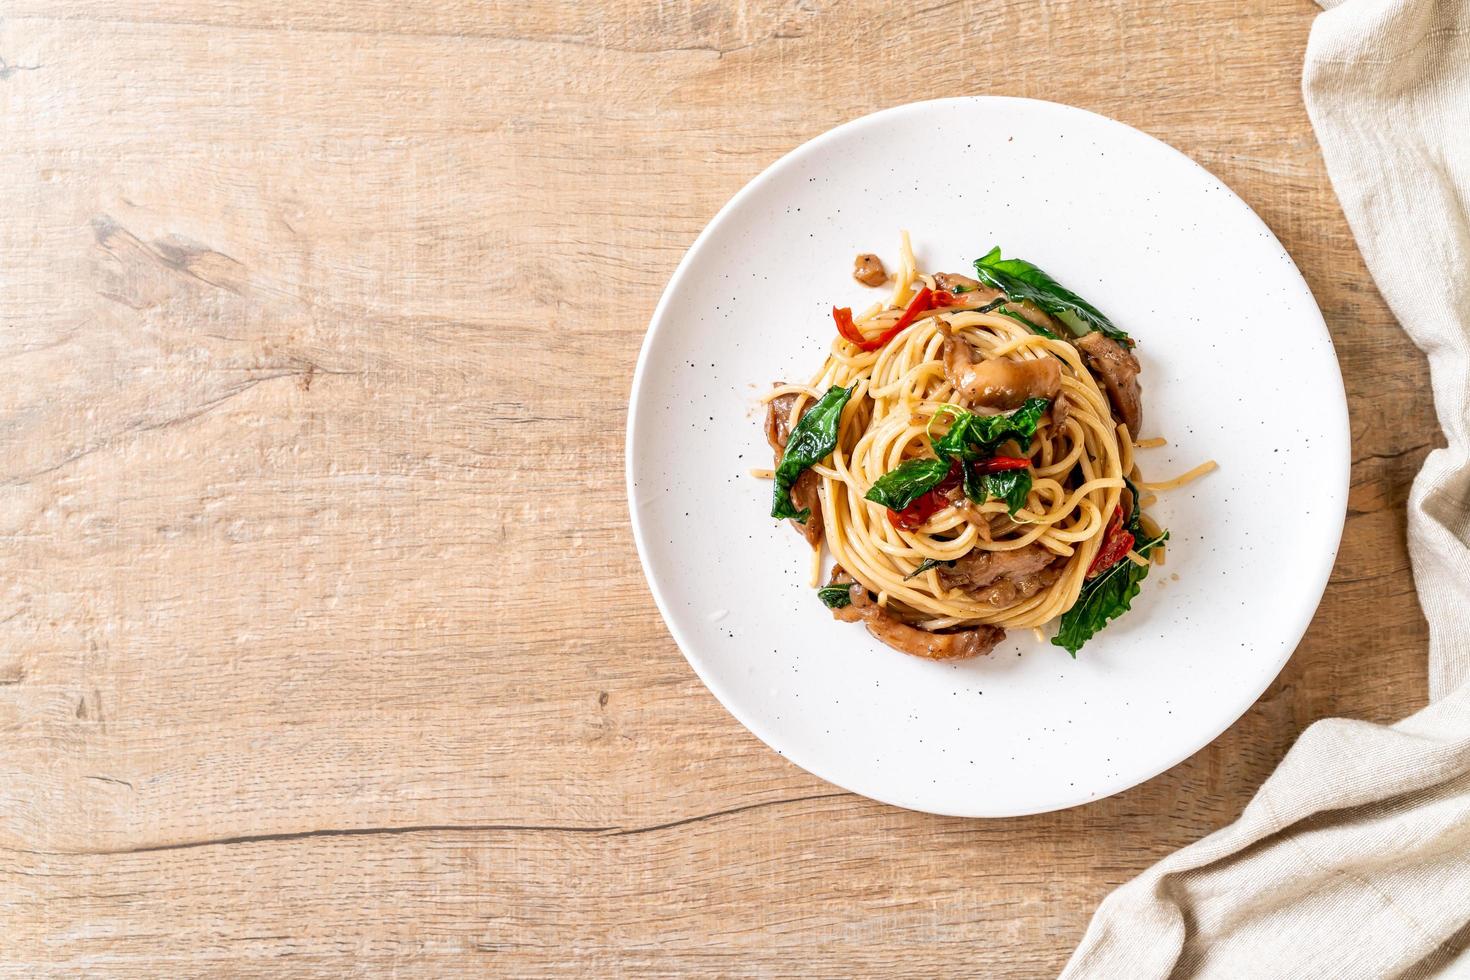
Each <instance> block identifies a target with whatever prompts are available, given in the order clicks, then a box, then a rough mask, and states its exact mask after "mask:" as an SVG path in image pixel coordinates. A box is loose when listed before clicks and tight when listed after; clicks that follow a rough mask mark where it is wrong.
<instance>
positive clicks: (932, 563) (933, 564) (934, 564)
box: [903, 558, 954, 582]
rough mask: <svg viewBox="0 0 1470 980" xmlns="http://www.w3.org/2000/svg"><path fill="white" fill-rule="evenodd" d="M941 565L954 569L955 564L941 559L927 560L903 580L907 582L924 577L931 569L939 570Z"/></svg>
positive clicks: (920, 563)
mask: <svg viewBox="0 0 1470 980" xmlns="http://www.w3.org/2000/svg"><path fill="white" fill-rule="evenodd" d="M940 565H944V566H946V567H948V568H953V567H954V562H952V561H944V560H943V559H940V558H925V559H924V560H923V561H921V562H919V567H918V568H916V569H914V570H913V571H912V572H909V573H908V574H907V575H905V576H904V577H903V580H904V581H905V582H907V581H908V580H909V579H911V578H918V577H919V576H920V575H923V574H924V573H925V572H927V571H928V570H929V569H931V568H938V567H939V566H940Z"/></svg>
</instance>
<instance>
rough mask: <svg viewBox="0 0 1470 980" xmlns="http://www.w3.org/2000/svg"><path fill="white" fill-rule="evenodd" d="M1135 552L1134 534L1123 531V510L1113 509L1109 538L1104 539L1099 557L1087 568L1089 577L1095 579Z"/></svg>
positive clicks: (1109, 523) (1108, 532)
mask: <svg viewBox="0 0 1470 980" xmlns="http://www.w3.org/2000/svg"><path fill="white" fill-rule="evenodd" d="M1131 550H1133V534H1132V533H1131V532H1129V531H1125V530H1123V508H1121V507H1115V508H1114V509H1113V516H1112V519H1111V520H1109V521H1108V530H1107V536H1106V537H1105V538H1104V539H1103V546H1102V548H1101V550H1099V551H1098V553H1097V557H1096V558H1094V559H1092V564H1091V565H1089V566H1088V567H1087V577H1088V578H1093V577H1094V576H1096V575H1100V574H1102V573H1103V572H1105V571H1107V570H1108V569H1110V568H1112V567H1113V566H1114V565H1116V564H1117V563H1118V562H1120V561H1122V560H1123V557H1124V556H1125V555H1127V554H1128V552H1129V551H1131Z"/></svg>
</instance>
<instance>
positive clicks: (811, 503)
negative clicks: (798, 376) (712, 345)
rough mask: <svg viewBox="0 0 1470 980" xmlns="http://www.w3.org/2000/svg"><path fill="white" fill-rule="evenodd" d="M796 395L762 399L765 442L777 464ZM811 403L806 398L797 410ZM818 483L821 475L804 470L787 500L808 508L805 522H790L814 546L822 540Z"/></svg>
mask: <svg viewBox="0 0 1470 980" xmlns="http://www.w3.org/2000/svg"><path fill="white" fill-rule="evenodd" d="M799 397H801V396H799V395H797V394H796V393H795V392H792V393H791V394H787V395H780V396H778V397H776V398H772V399H771V400H770V401H769V402H767V403H766V442H768V443H770V444H771V452H772V453H773V454H774V455H775V457H776V465H777V466H780V465H781V452H782V450H784V449H785V448H786V440H787V439H789V438H791V424H790V419H791V406H792V405H795V404H796V399H797V398H799ZM814 404H816V403H815V402H813V401H811V400H810V399H808V400H807V404H806V407H805V408H803V409H802V410H801V414H802V415H805V414H806V413H807V412H809V411H811V408H812V405H814ZM821 485H822V480H821V477H819V476H817V474H816V473H814V472H812V471H811V470H807V471H806V472H804V473H802V474H801V476H799V477H797V478H796V483H794V484H793V485H792V487H791V500H792V502H794V503H795V504H796V509H797V510H801V509H803V508H811V516H809V517H808V518H807V519H806V523H805V524H803V523H801V522H800V521H797V520H793V521H792V522H791V526H792V527H794V528H796V530H797V531H799V532H800V533H801V536H802V537H803V538H806V542H807V544H809V545H811V546H812V547H814V548H815V547H816V546H817V545H819V544H821V543H822V534H823V532H824V531H825V530H826V526H825V525H824V524H823V523H822V500H821V498H820V497H819V496H818V494H817V488H818V487H820V486H821Z"/></svg>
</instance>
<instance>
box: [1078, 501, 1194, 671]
mask: <svg viewBox="0 0 1470 980" xmlns="http://www.w3.org/2000/svg"><path fill="white" fill-rule="evenodd" d="M1136 509H1137V508H1135V510H1136ZM1167 540H1169V532H1168V531H1162V532H1160V533H1159V536H1158V537H1156V538H1154V539H1152V540H1150V541H1145V542H1144V543H1143V544H1141V545H1135V546H1134V548H1133V550H1134V551H1136V552H1138V553H1139V554H1140V555H1142V556H1144V557H1145V558H1147V557H1148V553H1149V552H1150V551H1152V550H1153V549H1155V548H1157V547H1158V546H1159V545H1161V544H1163V543H1164V542H1165V541H1167ZM1147 575H1148V566H1147V565H1135V564H1134V563H1133V562H1132V561H1130V560H1129V559H1127V558H1124V559H1123V560H1122V561H1120V562H1118V563H1117V564H1116V565H1114V566H1113V567H1112V568H1110V569H1108V570H1107V571H1105V572H1103V573H1102V574H1101V575H1099V576H1098V577H1097V578H1095V579H1093V580H1092V581H1091V582H1088V583H1087V584H1086V585H1084V586H1083V587H1082V594H1081V595H1079V596H1078V597H1077V601H1076V602H1075V603H1073V605H1072V608H1071V609H1068V610H1067V611H1066V612H1064V613H1062V619H1061V624H1060V628H1059V629H1058V630H1057V635H1056V636H1054V637H1053V638H1052V643H1054V644H1056V645H1057V646H1059V647H1062V648H1063V649H1065V650H1066V651H1067V652H1068V653H1070V654H1071V655H1072V656H1073V657H1074V658H1075V657H1076V656H1077V651H1078V650H1080V649H1082V644H1084V643H1086V642H1087V641H1088V640H1090V639H1091V638H1092V637H1093V635H1094V634H1095V633H1097V631H1098V630H1100V629H1102V628H1103V627H1104V626H1106V625H1108V623H1110V622H1111V621H1113V620H1115V619H1117V618H1118V617H1119V616H1121V615H1123V614H1124V613H1125V612H1127V611H1128V609H1129V608H1130V607H1131V605H1132V604H1133V598H1134V596H1136V595H1138V590H1139V588H1140V583H1142V582H1143V580H1144V578H1145V577H1146V576H1147Z"/></svg>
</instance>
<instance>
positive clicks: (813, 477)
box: [791, 470, 826, 548]
mask: <svg viewBox="0 0 1470 980" xmlns="http://www.w3.org/2000/svg"><path fill="white" fill-rule="evenodd" d="M821 485H822V478H821V477H819V476H817V474H816V473H814V472H812V471H811V470H807V471H806V472H804V473H802V474H801V476H798V477H797V478H796V482H795V483H794V484H792V485H791V500H792V501H793V502H794V503H795V504H796V509H797V510H804V509H806V510H810V511H811V513H810V514H808V515H807V519H806V523H805V524H802V523H800V522H799V521H795V520H793V521H792V522H791V525H792V526H793V527H795V528H796V529H797V530H798V531H800V532H801V536H802V537H804V538H806V543H807V544H809V545H811V546H812V547H813V548H815V547H816V546H817V545H819V544H821V543H822V533H823V532H824V531H825V530H826V525H824V524H823V523H822V498H821V497H820V496H818V494H817V488H818V487H820V486H821Z"/></svg>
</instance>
